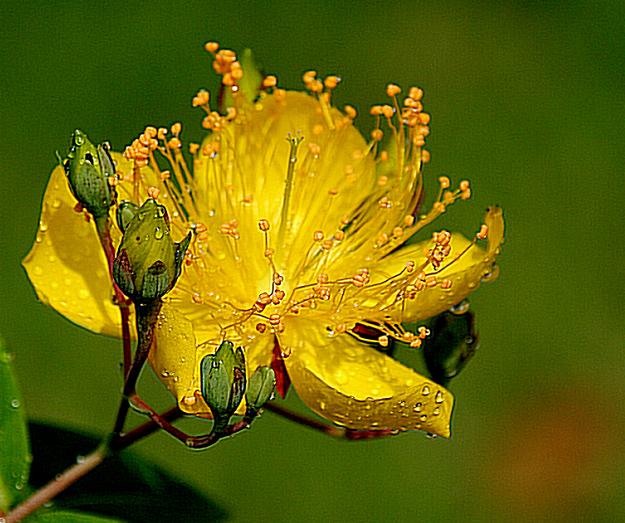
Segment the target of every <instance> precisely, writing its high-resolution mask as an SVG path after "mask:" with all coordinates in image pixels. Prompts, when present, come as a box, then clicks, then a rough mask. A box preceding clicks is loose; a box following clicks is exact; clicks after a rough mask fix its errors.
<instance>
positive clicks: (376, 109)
mask: <svg viewBox="0 0 625 523" xmlns="http://www.w3.org/2000/svg"><path fill="white" fill-rule="evenodd" d="M369 113H370V114H371V115H372V116H381V115H382V106H381V105H374V106H372V107H371V109H370V110H369Z"/></svg>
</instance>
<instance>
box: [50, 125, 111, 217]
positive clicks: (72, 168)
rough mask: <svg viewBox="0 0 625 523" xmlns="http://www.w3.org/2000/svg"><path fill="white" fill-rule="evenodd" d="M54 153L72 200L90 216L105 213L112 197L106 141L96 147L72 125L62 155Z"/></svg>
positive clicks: (109, 160)
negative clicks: (65, 149)
mask: <svg viewBox="0 0 625 523" xmlns="http://www.w3.org/2000/svg"><path fill="white" fill-rule="evenodd" d="M57 156H58V158H59V161H60V162H61V165H62V166H63V169H64V170H65V174H66V175H67V180H68V182H69V188H70V190H71V191H72V194H73V195H74V197H75V198H76V200H78V202H79V203H80V204H81V205H82V206H83V207H84V208H85V209H87V211H89V212H90V213H91V214H92V215H93V217H94V218H96V219H97V218H103V217H105V216H107V215H108V213H109V209H110V208H111V205H112V204H113V203H114V201H115V190H114V188H113V187H111V185H110V183H109V178H113V177H114V176H115V165H114V163H113V160H112V158H111V155H110V154H109V145H108V144H106V143H104V144H100V145H98V146H97V147H96V146H95V145H93V144H92V143H91V141H89V138H88V137H87V135H86V134H85V133H83V132H82V131H79V130H78V129H76V130H75V131H74V134H72V143H71V145H70V148H69V151H68V152H67V156H66V157H65V159H61V157H60V156H59V155H58V153H57Z"/></svg>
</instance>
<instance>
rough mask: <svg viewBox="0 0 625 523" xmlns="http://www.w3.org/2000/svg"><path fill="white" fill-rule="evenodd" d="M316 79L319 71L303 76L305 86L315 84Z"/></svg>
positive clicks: (306, 73)
mask: <svg viewBox="0 0 625 523" xmlns="http://www.w3.org/2000/svg"><path fill="white" fill-rule="evenodd" d="M315 78H317V71H306V72H305V73H304V74H303V76H302V80H304V83H305V84H309V83H311V82H313V81H314V80H315Z"/></svg>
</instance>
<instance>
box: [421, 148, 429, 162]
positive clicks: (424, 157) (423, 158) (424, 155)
mask: <svg viewBox="0 0 625 523" xmlns="http://www.w3.org/2000/svg"><path fill="white" fill-rule="evenodd" d="M430 159H431V156H430V151H426V150H425V149H423V150H422V151H421V161H422V162H423V163H429V161H430Z"/></svg>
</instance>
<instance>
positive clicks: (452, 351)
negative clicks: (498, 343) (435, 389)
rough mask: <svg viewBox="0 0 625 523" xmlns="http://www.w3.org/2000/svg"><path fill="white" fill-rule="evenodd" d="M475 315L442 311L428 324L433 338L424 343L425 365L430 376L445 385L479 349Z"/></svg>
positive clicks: (468, 312)
mask: <svg viewBox="0 0 625 523" xmlns="http://www.w3.org/2000/svg"><path fill="white" fill-rule="evenodd" d="M474 324H475V321H474V314H473V313H472V312H470V311H468V310H467V312H465V313H464V314H461V315H458V313H457V312H455V311H452V312H444V313H442V314H439V315H438V316H436V317H435V318H434V319H433V320H432V322H431V324H430V330H431V331H432V338H431V339H430V340H429V341H428V343H426V344H425V345H424V349H423V355H424V357H425V364H426V366H427V368H428V371H429V372H430V374H431V376H432V379H433V380H434V381H435V382H436V383H438V384H440V385H443V386H445V385H446V384H447V383H449V381H450V380H451V379H452V378H454V377H455V376H457V375H458V374H459V373H460V371H461V370H462V369H463V368H464V367H465V366H466V364H467V363H468V362H469V360H470V359H471V358H472V357H473V355H474V354H475V352H476V350H477V348H478V341H477V334H476V333H475V325H474Z"/></svg>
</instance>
